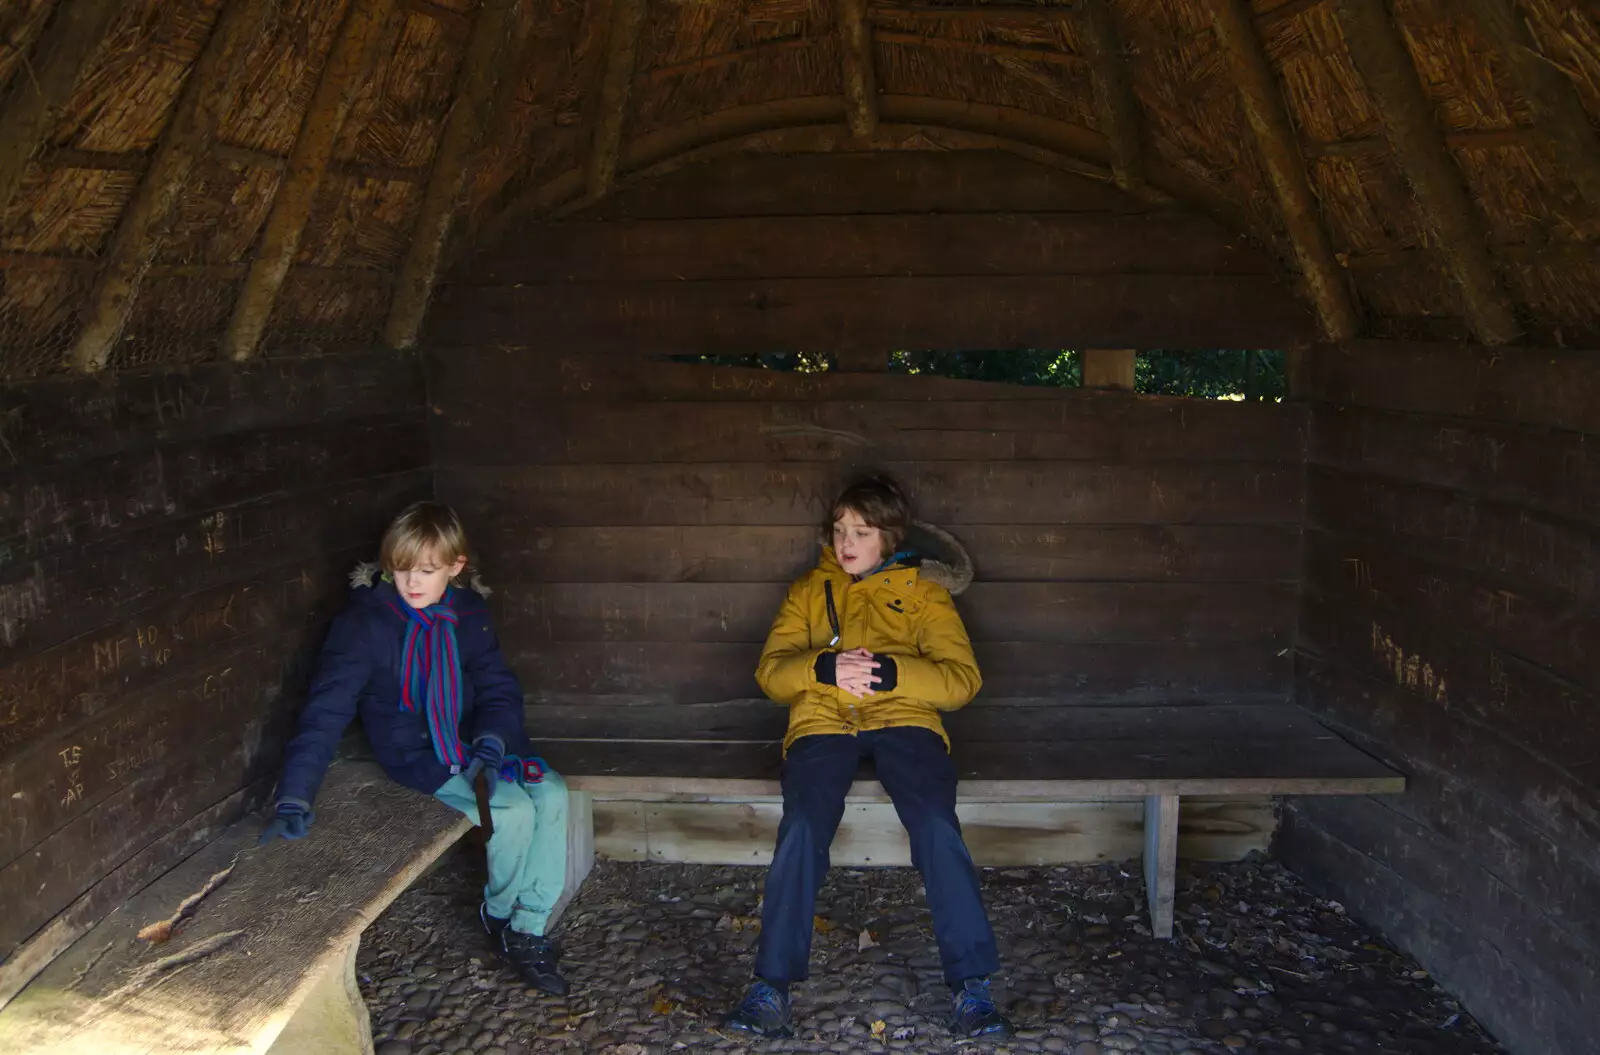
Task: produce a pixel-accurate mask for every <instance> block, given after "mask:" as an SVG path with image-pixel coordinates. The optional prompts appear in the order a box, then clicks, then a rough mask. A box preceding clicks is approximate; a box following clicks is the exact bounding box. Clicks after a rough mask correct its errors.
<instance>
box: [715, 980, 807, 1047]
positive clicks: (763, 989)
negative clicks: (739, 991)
mask: <svg viewBox="0 0 1600 1055" xmlns="http://www.w3.org/2000/svg"><path fill="white" fill-rule="evenodd" d="M722 1028H723V1029H725V1030H728V1031H729V1032H733V1033H753V1034H755V1035H756V1036H758V1037H766V1038H767V1039H769V1040H777V1039H781V1038H787V1037H792V1036H794V1030H792V1029H790V1028H789V994H788V993H786V992H784V991H783V990H781V989H779V988H777V987H776V986H774V985H770V984H768V983H767V982H765V981H763V980H761V979H760V978H757V979H756V980H755V981H753V982H751V983H750V988H749V989H747V990H745V994H744V999H743V1000H741V1001H739V1006H738V1007H736V1008H734V1009H733V1010H732V1011H730V1012H728V1014H727V1015H726V1016H725V1017H724V1018H723V1020H722Z"/></svg>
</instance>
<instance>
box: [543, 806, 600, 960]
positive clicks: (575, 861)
mask: <svg viewBox="0 0 1600 1055" xmlns="http://www.w3.org/2000/svg"><path fill="white" fill-rule="evenodd" d="M593 867H594V796H593V795H591V794H590V793H589V792H587V791H569V792H567V877H566V880H565V882H563V883H562V886H561V897H560V899H559V900H557V901H556V905H555V908H553V909H551V910H550V922H549V924H548V925H547V927H546V931H547V933H548V932H549V931H553V930H554V929H555V926H556V922H557V921H558V920H560V919H561V914H562V913H563V912H565V911H566V910H567V906H568V905H570V904H571V903H572V899H573V898H575V897H577V896H578V888H579V887H581V886H583V881H584V880H585V879H587V878H589V870H590V869H592V868H593Z"/></svg>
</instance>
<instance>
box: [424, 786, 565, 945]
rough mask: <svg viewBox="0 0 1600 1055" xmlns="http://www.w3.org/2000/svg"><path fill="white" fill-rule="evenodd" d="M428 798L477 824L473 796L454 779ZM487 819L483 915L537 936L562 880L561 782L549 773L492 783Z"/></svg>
mask: <svg viewBox="0 0 1600 1055" xmlns="http://www.w3.org/2000/svg"><path fill="white" fill-rule="evenodd" d="M433 797H434V798H436V799H438V800H439V801H440V802H443V803H444V804H445V805H447V806H450V807H452V808H454V809H458V810H460V811H461V812H462V813H465V814H466V815H467V816H468V817H470V818H471V819H472V823H473V824H477V823H478V799H477V796H475V795H474V794H473V793H472V785H470V784H468V783H467V782H466V781H465V780H464V779H462V777H461V776H460V775H456V776H453V777H451V778H450V779H449V780H447V781H445V782H444V786H443V787H441V788H440V789H439V790H438V791H435V792H434V793H433ZM489 816H490V817H491V818H492V819H493V820H494V836H493V837H492V838H490V840H489V882H488V884H487V885H485V886H484V888H483V901H484V904H485V905H487V906H488V909H489V915H491V916H495V917H497V918H499V919H507V918H509V919H510V920H511V929H512V930H514V931H516V932H517V933H519V934H543V933H544V929H545V927H546V926H547V925H548V924H549V922H550V910H551V909H553V908H555V905H556V900H557V899H558V898H560V897H561V889H562V887H563V886H564V885H565V884H566V879H567V782H566V781H564V780H562V779H561V775H560V774H559V773H555V772H552V771H549V770H547V771H546V772H545V775H544V780H542V781H540V782H539V783H537V784H529V785H528V786H527V787H523V786H522V785H521V784H515V783H511V782H509V781H505V780H497V781H495V782H494V791H493V793H492V794H491V795H490V797H489Z"/></svg>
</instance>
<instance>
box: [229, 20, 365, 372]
mask: <svg viewBox="0 0 1600 1055" xmlns="http://www.w3.org/2000/svg"><path fill="white" fill-rule="evenodd" d="M391 7H392V0H357V2H356V3H353V4H351V6H350V8H349V10H348V12H347V13H346V15H345V19H344V25H343V26H342V27H341V28H340V31H339V39H338V41H337V42H336V43H335V44H334V46H333V50H332V51H331V52H330V53H329V55H328V58H327V61H326V63H324V65H323V67H322V76H321V77H320V78H319V79H318V81H317V90H316V94H314V95H313V96H312V97H311V104H310V106H309V107H308V108H307V110H306V116H305V119H304V121H303V122H302V123H301V125H300V134H299V136H297V137H296V139H295V143H294V148H293V149H292V150H291V151H290V152H289V161H288V169H287V172H286V173H285V175H284V177H283V179H281V180H279V181H278V190H277V193H276V194H275V195H274V196H273V200H272V212H271V213H270V214H268V216H267V223H266V226H265V227H264V228H263V230H262V232H261V248H260V249H259V250H258V251H257V252H256V258H255V260H254V261H253V262H252V263H251V264H250V271H249V273H248V274H247V275H246V277H245V280H244V288H243V289H242V290H241V291H240V293H239V300H238V303H237V304H235V305H234V309H233V318H232V319H231V320H230V321H229V323H228V331H227V333H226V334H224V335H223V338H222V350H223V354H224V355H226V356H227V357H228V358H230V359H232V360H234V361H235V362H242V361H244V360H246V359H249V358H250V357H251V356H253V355H255V353H256V349H257V348H258V347H259V346H260V344H261V335H262V333H263V332H265V330H266V328H267V319H268V318H269V317H270V316H271V315H272V306H273V305H274V304H276V303H277V300H278V291H279V290H281V289H282V288H283V280H284V279H285V278H286V277H287V276H288V274H289V265H290V264H292V263H293V262H294V258H295V254H296V253H297V252H299V249H300V238H301V236H302V235H303V234H304V233H305V229H306V221H307V220H309V219H310V218H311V207H312V205H313V204H314V203H315V202H316V198H317V189H318V188H319V187H321V186H322V177H323V175H324V174H325V173H326V172H327V170H328V165H329V162H331V161H332V160H333V150H334V147H335V146H336V145H337V143H338V139H339V131H340V130H341V129H342V128H343V127H344V122H345V118H346V117H348V116H349V114H350V107H351V106H352V105H354V103H355V100H356V95H357V94H358V92H359V91H360V89H361V86H362V85H363V84H364V83H365V82H366V80H367V78H368V77H369V76H371V74H372V67H373V65H374V64H375V63H376V61H377V58H378V45H379V43H380V42H382V40H383V38H384V33H383V29H384V25H385V23H386V22H387V21H388V19H389V15H390V12H391Z"/></svg>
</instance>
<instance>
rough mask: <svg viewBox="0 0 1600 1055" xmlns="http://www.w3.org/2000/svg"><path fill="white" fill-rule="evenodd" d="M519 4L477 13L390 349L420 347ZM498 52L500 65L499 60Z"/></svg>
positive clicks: (503, 2) (498, 1)
mask: <svg viewBox="0 0 1600 1055" xmlns="http://www.w3.org/2000/svg"><path fill="white" fill-rule="evenodd" d="M516 3H517V0H484V4H483V6H482V7H481V8H479V9H478V18H477V21H476V22H475V23H474V24H473V27H472V35H471V36H470V37H469V38H468V40H467V52H466V55H465V56H463V58H462V60H461V72H460V73H459V74H457V75H456V98H455V102H454V103H452V104H451V107H450V116H448V117H447V118H445V123H444V131H443V132H441V133H440V134H439V147H438V150H437V151H436V152H435V154H434V159H433V171H432V172H431V173H430V174H429V176H428V188H427V190H425V191H424V192H423V194H422V205H421V207H420V208H419V209H418V210H417V220H416V225H415V226H414V227H413V228H412V230H411V244H410V245H409V246H407V247H406V256H405V259H404V260H403V261H401V264H400V272H399V274H398V275H397V276H396V278H395V283H394V299H393V301H392V302H391V303H390V305H389V318H388V321H387V322H386V323H385V324H384V328H383V338H384V341H385V342H386V343H387V344H388V345H389V347H391V348H410V347H412V346H413V345H415V344H416V343H417V333H418V332H419V331H420V330H421V329H422V320H423V317H424V316H425V315H426V314H427V311H428V299H429V298H430V297H431V296H432V295H433V287H434V283H435V282H437V281H438V277H439V263H440V261H441V260H443V258H444V248H445V243H446V241H447V240H448V239H449V237H450V223H451V221H452V220H453V219H454V218H455V212H456V205H457V199H458V198H459V197H460V196H461V188H462V185H463V184H464V183H465V181H466V176H467V167H468V165H469V164H470V162H471V161H472V158H473V156H474V154H476V152H477V150H478V148H479V146H480V145H481V144H482V141H483V132H484V129H485V128H486V127H487V125H488V119H489V110H490V108H491V103H492V101H493V96H494V88H495V82H496V80H497V79H498V78H499V77H500V76H502V75H503V74H504V72H505V71H504V69H503V68H502V67H503V66H504V61H503V60H504V57H505V55H506V54H510V53H512V52H510V51H509V49H502V48H501V45H502V44H503V43H504V42H505V38H506V31H507V28H508V20H509V19H510V18H512V17H513V15H514V12H515V8H516ZM497 52H498V58H499V59H500V60H501V61H497Z"/></svg>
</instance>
